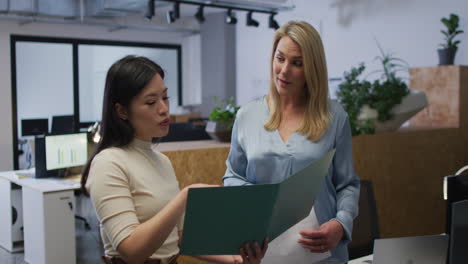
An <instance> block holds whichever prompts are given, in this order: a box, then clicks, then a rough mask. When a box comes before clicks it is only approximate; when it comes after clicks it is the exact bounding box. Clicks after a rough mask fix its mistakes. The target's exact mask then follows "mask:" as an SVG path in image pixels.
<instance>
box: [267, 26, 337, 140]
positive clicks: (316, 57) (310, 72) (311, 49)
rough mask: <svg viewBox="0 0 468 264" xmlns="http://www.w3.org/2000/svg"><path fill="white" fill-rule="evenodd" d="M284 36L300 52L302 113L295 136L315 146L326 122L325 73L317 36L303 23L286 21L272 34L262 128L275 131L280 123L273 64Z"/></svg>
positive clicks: (326, 95)
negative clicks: (267, 112)
mask: <svg viewBox="0 0 468 264" xmlns="http://www.w3.org/2000/svg"><path fill="white" fill-rule="evenodd" d="M285 36H288V37H290V38H291V39H292V40H293V41H294V42H295V43H297V44H298V45H299V47H300V48H301V51H302V61H303V67H304V76H305V81H306V109H305V113H304V119H303V120H302V122H301V125H300V126H299V129H298V130H297V132H299V133H301V134H303V135H305V136H307V138H308V139H310V140H312V141H314V142H316V141H318V140H320V138H321V137H322V136H323V134H324V133H325V130H326V129H327V127H328V124H329V121H330V113H329V109H328V73H327V63H326V61H325V51H324V48H323V44H322V40H321V39H320V35H319V33H318V32H317V30H315V29H314V28H313V27H312V26H311V25H310V24H309V23H307V22H304V21H290V22H288V23H287V24H285V25H283V26H282V27H281V28H279V29H278V30H277V31H276V33H275V36H274V39H273V50H272V53H271V61H270V92H269V94H268V96H267V101H268V106H269V109H270V117H269V119H268V121H267V122H266V123H265V125H264V127H265V129H266V130H269V131H272V130H275V129H278V128H279V125H280V123H281V112H282V108H281V100H280V95H279V94H278V91H277V90H276V85H275V81H274V76H273V74H274V73H273V60H274V58H275V52H276V48H277V46H278V43H279V41H280V39H281V38H282V37H285Z"/></svg>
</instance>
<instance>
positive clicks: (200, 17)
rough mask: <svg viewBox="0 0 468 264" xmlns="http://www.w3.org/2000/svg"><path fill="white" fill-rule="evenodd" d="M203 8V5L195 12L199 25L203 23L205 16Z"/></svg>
mask: <svg viewBox="0 0 468 264" xmlns="http://www.w3.org/2000/svg"><path fill="white" fill-rule="evenodd" d="M204 7H205V6H204V5H201V6H199V7H198V10H197V12H196V13H195V18H196V19H197V20H198V22H199V23H203V22H205V16H204V15H203V8H204Z"/></svg>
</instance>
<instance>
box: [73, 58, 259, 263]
mask: <svg viewBox="0 0 468 264" xmlns="http://www.w3.org/2000/svg"><path fill="white" fill-rule="evenodd" d="M163 79H164V71H163V70H162V68H161V67H160V66H159V65H157V64H156V63H154V62H153V61H151V60H149V59H147V58H144V57H135V56H127V57H124V58H122V59H121V60H119V61H117V62H115V63H114V64H113V65H112V66H111V67H110V69H109V71H108V73H107V77H106V85H105V91H104V103H103V116H102V123H101V134H102V138H101V141H100V142H99V144H98V146H97V149H96V152H95V154H94V155H93V156H92V157H91V158H90V160H89V161H88V164H87V165H86V166H85V169H84V171H83V178H82V188H83V190H84V191H85V192H86V193H89V194H90V196H91V199H92V201H93V204H94V207H95V209H96V213H97V215H98V218H99V221H100V226H101V236H102V240H103V242H104V250H105V255H106V256H105V257H104V260H105V263H161V264H166V263H171V264H173V263H177V254H178V252H179V248H178V241H179V238H180V232H181V228H182V226H181V219H182V216H183V213H184V209H185V203H186V199H187V192H188V188H197V187H207V186H209V185H205V184H195V185H191V186H188V187H186V188H184V189H183V190H181V191H180V190H179V187H178V186H179V185H178V182H177V179H176V177H175V174H174V169H173V167H172V165H171V162H170V161H169V159H168V158H167V157H166V156H165V155H163V154H162V153H161V152H159V151H157V150H156V149H155V148H154V146H153V145H152V143H151V142H152V139H153V138H158V137H163V136H165V135H167V133H168V131H169V98H168V96H167V93H168V91H167V88H166V86H165V84H164V81H163ZM248 249H249V250H248V251H245V252H244V251H241V255H232V256H205V257H203V256H200V258H203V259H206V260H211V261H215V262H219V263H259V262H260V261H261V258H262V257H263V256H264V254H265V251H266V247H264V249H263V250H261V249H260V247H259V246H258V245H257V244H254V245H253V247H250V246H249V247H248Z"/></svg>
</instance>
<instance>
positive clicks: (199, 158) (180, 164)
mask: <svg viewBox="0 0 468 264" xmlns="http://www.w3.org/2000/svg"><path fill="white" fill-rule="evenodd" d="M163 153H164V154H165V155H166V156H167V157H168V158H169V159H170V160H171V162H172V166H173V167H174V170H175V174H176V177H177V179H178V181H179V186H180V188H184V187H185V186H187V185H190V184H194V183H207V184H219V185H221V184H222V177H223V176H224V173H225V171H226V159H227V156H228V154H229V147H218V148H206V149H190V150H180V151H163Z"/></svg>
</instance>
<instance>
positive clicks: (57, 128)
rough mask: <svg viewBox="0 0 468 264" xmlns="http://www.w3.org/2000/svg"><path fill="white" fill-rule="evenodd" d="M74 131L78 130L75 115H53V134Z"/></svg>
mask: <svg viewBox="0 0 468 264" xmlns="http://www.w3.org/2000/svg"><path fill="white" fill-rule="evenodd" d="M74 132H76V130H75V117H74V116H72V115H64V116H52V129H51V133H52V134H67V133H74Z"/></svg>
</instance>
